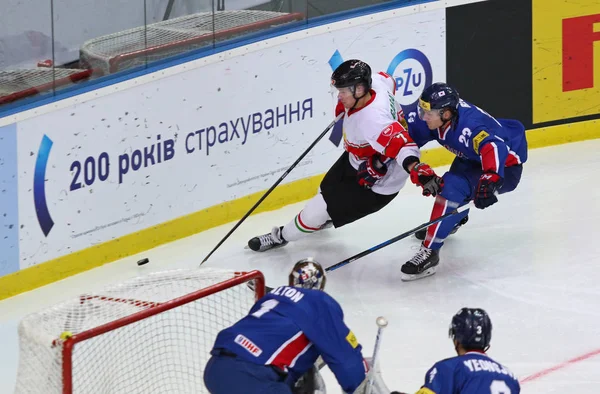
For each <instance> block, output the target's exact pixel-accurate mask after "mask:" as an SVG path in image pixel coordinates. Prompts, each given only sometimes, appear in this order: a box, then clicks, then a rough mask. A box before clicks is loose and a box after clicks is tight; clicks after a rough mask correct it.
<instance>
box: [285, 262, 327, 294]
mask: <svg viewBox="0 0 600 394" xmlns="http://www.w3.org/2000/svg"><path fill="white" fill-rule="evenodd" d="M326 281H327V278H326V277H325V270H324V269H323V267H321V264H319V263H317V262H316V261H315V260H313V259H312V257H308V258H306V259H302V260H300V261H298V262H297V263H296V264H294V268H293V269H292V272H290V276H289V285H290V286H293V287H301V288H303V289H314V290H323V289H325V282H326Z"/></svg>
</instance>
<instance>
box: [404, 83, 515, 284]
mask: <svg viewBox="0 0 600 394" xmlns="http://www.w3.org/2000/svg"><path fill="white" fill-rule="evenodd" d="M408 132H409V134H410V137H411V138H412V139H413V140H414V142H415V143H417V145H418V146H419V147H422V146H423V145H425V144H427V143H428V142H430V141H437V142H438V143H439V144H440V145H442V146H443V147H444V148H446V149H447V150H449V151H450V152H452V153H453V154H454V155H455V156H456V157H455V159H454V161H453V162H452V166H451V167H450V170H449V171H448V172H446V173H445V174H444V175H443V176H441V177H440V176H438V175H437V174H436V173H435V172H434V171H433V169H432V168H431V167H430V166H429V165H427V164H426V163H420V162H419V160H418V159H417V158H414V157H413V158H412V159H413V163H410V164H408V163H405V165H407V168H408V169H409V170H410V179H411V181H412V182H413V183H414V184H416V185H418V186H421V187H422V188H423V195H425V196H434V197H435V203H434V206H433V210H432V212H431V219H432V220H433V219H437V218H439V217H440V216H443V215H445V214H448V213H450V212H452V211H453V210H454V209H456V208H458V207H460V206H463V205H466V204H467V203H469V201H474V203H475V206H476V207H477V208H479V209H485V208H487V207H489V206H491V205H493V204H495V203H496V202H498V197H497V194H503V193H508V192H511V191H513V190H515V189H516V187H517V185H518V184H519V182H520V180H521V173H522V171H523V163H525V161H526V160H527V140H526V139H525V127H524V126H523V124H521V122H519V121H517V120H512V119H496V118H494V117H493V116H491V115H490V114H488V113H487V112H485V111H484V110H482V109H481V108H479V107H477V106H476V105H473V104H471V103H468V102H466V101H464V100H462V99H461V98H460V97H459V95H458V92H457V91H456V90H455V89H454V88H452V87H451V86H449V85H447V84H445V83H435V84H433V85H431V86H429V87H427V88H425V90H423V93H422V94H421V97H420V98H419V104H418V117H417V116H414V114H410V115H409V118H408ZM468 212H469V211H468V210H465V211H463V212H461V213H459V214H456V215H451V216H449V217H448V218H446V219H444V220H442V221H441V222H438V223H436V224H434V225H432V226H429V227H428V228H427V230H423V231H421V232H417V233H416V234H415V235H416V236H417V238H419V239H421V240H423V243H422V245H421V248H420V250H419V251H418V252H417V253H416V254H415V256H414V257H413V258H412V259H410V260H409V261H407V262H406V263H405V264H404V265H403V266H402V269H401V271H402V279H403V280H414V279H420V278H423V277H426V276H429V275H432V274H434V273H435V271H436V270H437V265H438V264H439V260H440V258H439V251H440V249H441V247H442V246H443V244H444V240H445V239H446V237H448V235H450V234H452V233H453V232H455V231H456V230H457V229H458V228H459V227H460V226H461V225H463V224H465V223H466V221H467V218H468V216H467V215H468Z"/></svg>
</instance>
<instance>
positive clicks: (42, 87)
mask: <svg viewBox="0 0 600 394" xmlns="http://www.w3.org/2000/svg"><path fill="white" fill-rule="evenodd" d="M90 74H91V71H90V70H80V69H69V68H54V69H52V68H42V67H40V68H34V69H23V70H10V71H8V70H0V105H2V104H6V103H10V102H13V101H16V100H20V99H22V98H25V97H29V96H33V95H35V94H38V93H42V92H46V91H48V90H51V89H53V88H58V87H61V86H64V85H70V84H72V83H75V82H77V81H80V80H82V79H85V78H87V77H89V76H90Z"/></svg>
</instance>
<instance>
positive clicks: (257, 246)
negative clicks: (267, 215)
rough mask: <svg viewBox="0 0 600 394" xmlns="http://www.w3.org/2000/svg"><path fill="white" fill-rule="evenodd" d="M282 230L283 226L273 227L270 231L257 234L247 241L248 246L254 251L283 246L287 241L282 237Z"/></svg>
mask: <svg viewBox="0 0 600 394" xmlns="http://www.w3.org/2000/svg"><path fill="white" fill-rule="evenodd" d="M282 230H283V227H273V230H271V232H270V233H267V234H264V235H259V236H258V237H254V238H252V239H251V240H250V241H248V247H249V248H250V249H252V250H253V251H255V252H264V251H267V250H270V249H275V248H280V247H282V246H285V245H286V244H287V241H286V240H285V239H283V235H282V234H281V232H282Z"/></svg>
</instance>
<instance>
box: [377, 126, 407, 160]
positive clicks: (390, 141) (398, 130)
mask: <svg viewBox="0 0 600 394" xmlns="http://www.w3.org/2000/svg"><path fill="white" fill-rule="evenodd" d="M377 143H378V144H379V145H381V146H383V152H381V153H383V154H384V155H385V156H387V157H391V158H394V159H395V158H396V157H397V156H398V153H400V149H402V148H403V147H404V146H405V145H407V144H414V142H413V140H412V138H410V135H408V131H406V129H405V128H404V127H403V126H402V125H401V124H400V123H398V122H394V123H392V124H390V125H389V126H387V127H386V128H385V129H383V131H382V132H381V133H380V134H379V137H377Z"/></svg>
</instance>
